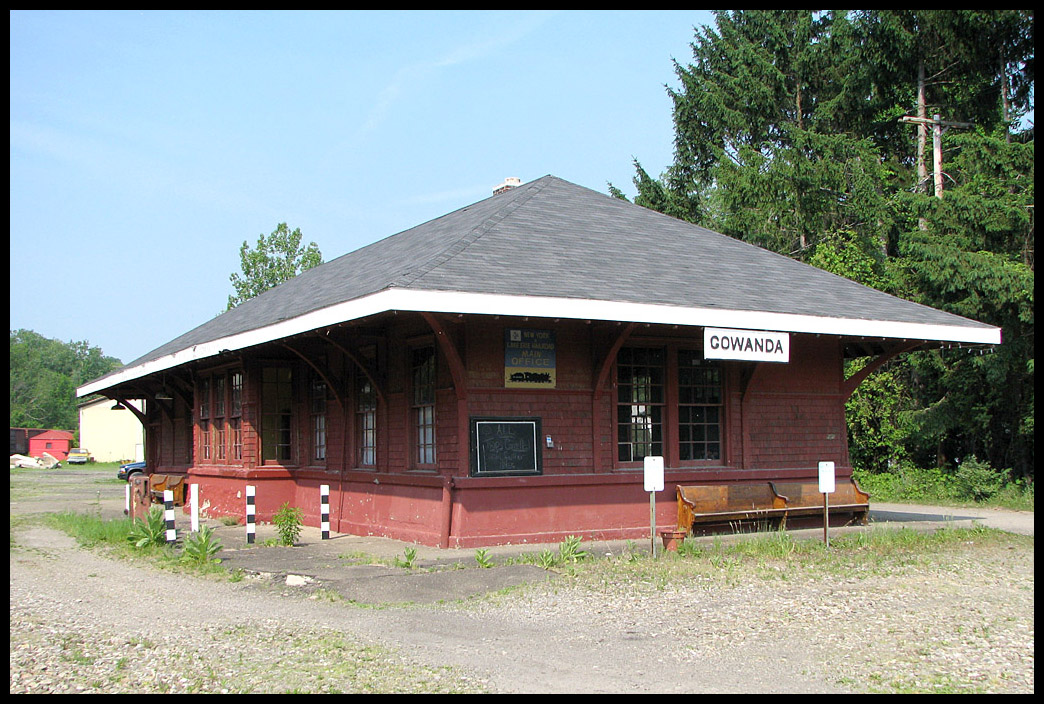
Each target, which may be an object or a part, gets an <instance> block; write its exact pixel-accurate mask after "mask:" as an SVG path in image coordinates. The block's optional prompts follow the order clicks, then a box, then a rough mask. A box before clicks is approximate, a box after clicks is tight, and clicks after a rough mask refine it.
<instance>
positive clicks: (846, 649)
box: [10, 483, 1034, 693]
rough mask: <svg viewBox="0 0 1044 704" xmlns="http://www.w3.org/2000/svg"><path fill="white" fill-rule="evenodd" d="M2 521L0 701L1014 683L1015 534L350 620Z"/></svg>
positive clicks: (331, 609)
mask: <svg viewBox="0 0 1044 704" xmlns="http://www.w3.org/2000/svg"><path fill="white" fill-rule="evenodd" d="M15 494H16V492H15V490H14V484H13V483H12V502H13V504H14V503H15V502H16V497H15ZM19 494H20V492H19ZM20 495H21V494H20ZM12 512H13V513H15V512H17V511H16V507H15V506H14V505H13V506H12ZM12 530H13V535H12V540H11V551H10V566H11V572H10V574H11V577H10V602H11V618H10V627H11V651H10V652H11V680H10V681H11V692H12V693H79V692H84V693H103V692H105V693H110V692H111V693H129V692H142V693H153V692H175V693H179V692H215V693H218V692H294V691H298V692H519V693H538V692H609V693H623V692H673V691H685V692H714V693H735V692H794V693H829V692H837V693H842V692H873V691H883V692H893V691H928V692H930V691H972V692H996V693H1032V692H1033V672H1034V669H1033V665H1034V649H1033V622H1034V608H1033V606H1034V599H1033V591H1034V580H1033V542H1032V538H1020V539H1018V540H1013V541H1010V542H1000V543H998V544H995V545H994V544H990V545H987V546H985V547H984V546H982V545H968V546H966V547H965V546H956V547H955V548H954V549H952V550H947V551H945V552H944V553H941V554H939V555H935V556H933V557H932V558H931V559H926V560H921V561H916V562H911V563H909V564H901V565H894V564H889V565H888V566H887V569H880V570H879V573H877V572H878V570H874V569H867V570H865V571H864V572H861V573H851V572H849V573H844V574H832V573H830V572H827V571H823V570H818V569H817V570H809V571H808V573H803V572H801V571H800V570H795V569H794V568H793V567H791V568H783V569H779V570H778V573H776V574H774V573H773V570H774V568H773V567H772V566H771V565H768V566H766V567H765V568H764V569H763V570H759V571H756V572H755V571H752V570H751V569H750V568H746V567H739V566H737V565H736V564H732V563H729V562H727V561H726V562H724V563H721V564H717V565H715V566H714V569H713V570H711V569H708V570H706V571H705V572H702V573H696V574H692V573H690V574H688V575H687V576H686V577H685V578H684V579H679V578H677V577H676V576H675V575H673V574H672V573H671V570H670V569H669V568H664V567H663V565H662V563H661V564H655V563H650V562H649V561H648V560H638V561H634V562H628V561H626V560H617V561H616V564H615V566H614V567H613V568H612V569H611V570H610V569H608V567H609V565H608V562H603V563H600V564H601V567H598V568H595V569H591V570H585V572H584V574H583V575H582V576H580V577H572V576H569V575H566V574H564V575H561V576H559V577H558V578H556V579H554V580H550V581H547V582H540V583H536V584H532V585H528V586H526V587H525V588H521V589H514V590H509V591H507V592H500V593H496V594H492V595H489V596H487V597H484V598H479V599H473V600H469V601H466V602H452V603H446V604H437V605H433V606H413V607H382V608H363V607H359V606H357V605H353V604H351V603H348V602H345V601H339V600H336V599H332V600H330V599H324V598H322V593H321V592H320V593H318V594H317V593H316V592H307V591H304V590H296V589H293V588H289V587H286V586H276V585H273V584H272V583H270V582H264V581H262V580H254V579H244V580H242V581H239V582H232V581H228V580H227V579H207V578H200V577H191V576H187V575H181V574H177V573H173V572H169V571H161V570H158V569H156V568H153V567H150V566H147V565H144V564H138V563H129V562H125V561H119V560H114V559H109V558H106V557H104V556H103V555H100V554H98V553H96V552H92V551H86V550H83V549H81V548H79V547H77V546H76V545H75V543H74V542H73V541H72V539H70V538H68V537H67V536H65V535H64V534H61V533H58V532H56V531H53V530H50V529H46V528H42V527H40V526H38V525H35V524H34V523H32V522H23V521H16V522H14V521H13V522H12ZM871 564H873V563H871ZM603 567H604V569H603Z"/></svg>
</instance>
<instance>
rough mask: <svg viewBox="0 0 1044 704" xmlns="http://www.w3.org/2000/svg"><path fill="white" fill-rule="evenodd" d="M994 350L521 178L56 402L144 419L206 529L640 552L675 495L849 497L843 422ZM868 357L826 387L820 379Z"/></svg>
mask: <svg viewBox="0 0 1044 704" xmlns="http://www.w3.org/2000/svg"><path fill="white" fill-rule="evenodd" d="M1000 341H1001V339H1000V329H999V328H996V327H992V326H989V325H985V324H982V323H979V322H976V321H972V320H968V319H965V318H961V317H958V316H955V315H951V314H949V313H945V312H942V311H938V310H934V309H932V308H927V307H925V306H921V305H918V304H915V303H911V302H909V301H905V300H902V299H899V298H896V297H893V296H889V295H887V294H885V293H882V292H880V291H876V290H873V289H870V288H867V287H864V286H861V285H859V284H856V283H854V282H852V281H849V280H847V279H844V278H841V277H838V276H834V275H832V274H829V273H827V272H824V271H822V270H820V269H816V268H814V267H810V266H807V265H805V264H802V263H800V262H797V261H794V260H792V259H789V258H787V257H783V256H780V255H777V254H773V253H771V252H768V251H765V250H763V249H760V248H758V247H755V246H752V245H750V244H747V243H744V242H742V241H739V240H736V239H733V238H731V237H727V236H725V235H721V234H718V233H715V232H712V231H709V230H706V229H704V228H700V227H696V226H694V225H691V224H689V223H685V222H682V221H680V220H677V219H674V218H670V217H667V216H665V215H662V214H659V213H656V212H654V211H651V210H647V209H645V208H642V207H639V206H636V205H633V204H631V203H628V202H626V201H623V200H620V199H617V198H612V197H609V196H606V195H603V194H600V193H597V192H595V191H591V190H588V189H586V188H582V187H580V186H576V185H574V184H571V183H568V182H566V181H563V180H561V179H558V178H555V177H552V176H546V177H544V178H541V179H538V180H536V181H533V182H531V183H527V184H524V185H519V186H517V187H514V188H510V189H507V190H505V191H503V192H500V193H498V194H497V195H494V196H492V197H490V198H487V199H485V200H482V201H480V202H478V203H474V204H473V205H470V206H467V207H464V208H461V209H459V210H457V211H454V212H452V213H449V214H447V215H445V216H442V217H440V218H437V219H435V220H432V221H430V222H427V223H424V224H422V225H419V226H417V227H415V228H412V229H410V230H406V231H404V232H401V233H399V234H397V235H393V236H391V237H388V238H386V239H384V240H381V241H379V242H376V243H374V244H372V245H370V246H368V247H364V248H362V249H360V250H358V251H356V252H353V253H351V254H348V255H345V256H343V257H340V258H338V259H335V260H333V261H331V262H328V263H326V264H323V265H322V266H319V267H316V268H314V269H311V270H309V271H307V272H305V273H303V274H301V275H300V276H298V277H296V278H294V279H292V280H290V281H288V282H286V283H284V284H282V285H280V286H277V287H275V288H274V289H271V290H270V291H267V292H266V293H264V294H262V295H260V296H257V297H256V298H254V299H251V300H249V301H246V302H245V303H243V304H241V305H240V306H238V307H236V308H234V309H232V310H230V311H228V312H226V313H224V314H222V315H220V316H218V317H216V318H214V319H212V320H210V321H208V322H205V323H204V324H202V325H201V326H199V327H198V328H195V329H194V330H192V331H190V332H188V333H185V334H184V335H182V336H181V337H179V338H177V339H175V340H172V341H171V342H169V343H167V344H165V345H163V346H162V347H160V348H158V349H156V350H154V351H153V352H150V353H149V354H146V355H145V356H143V357H141V358H140V359H138V360H136V361H134V362H132V363H131V364H129V365H127V366H126V367H124V368H122V369H119V370H117V371H115V372H113V373H111V374H109V375H107V376H105V377H102V378H101V379H97V380H94V381H92V382H90V383H88V384H86V385H84V386H83V387H81V388H80V389H79V390H78V393H79V395H81V396H84V395H87V394H90V393H99V394H102V395H105V396H107V397H109V398H112V399H117V400H126V399H130V398H147V399H149V403H148V404H147V409H148V410H147V411H146V413H144V414H140V417H141V420H142V423H143V425H144V426H145V428H146V433H147V435H146V453H147V461H148V465H149V467H150V469H152V470H153V471H159V472H163V473H176V474H186V475H188V479H189V481H190V482H197V483H199V484H200V487H201V496H202V499H203V500H204V501H206V502H208V503H209V506H210V510H211V511H212V512H219V513H229V514H235V515H240V516H241V515H243V513H244V505H245V495H246V488H247V487H248V486H253V487H255V491H256V512H257V516H258V518H259V519H260V520H270V518H271V516H272V514H273V513H274V512H275V511H277V510H278V508H279V507H280V505H281V504H282V503H283V502H285V501H289V502H290V503H291V504H292V505H294V506H297V507H300V508H301V509H303V511H304V515H305V518H306V521H307V522H308V523H310V524H312V525H318V524H319V521H320V486H321V485H326V486H328V487H329V492H330V493H329V503H330V523H331V527H332V529H333V530H335V531H339V532H346V533H356V534H362V535H366V534H374V535H384V536H388V537H393V538H397V539H403V540H410V541H417V542H421V543H426V544H430V545H441V546H455V547H472V546H480V545H490V544H497V543H509V542H516V543H517V542H555V541H558V540H561V539H563V538H564V537H566V536H568V535H580V536H583V537H585V538H589V539H596V538H599V539H620V538H641V537H644V536H647V535H648V529H649V508H648V507H649V496H648V494H647V493H646V491H645V490H644V486H643V470H642V468H643V460H644V458H645V457H649V456H659V457H663V461H664V465H665V470H664V474H665V487H664V489H665V491H664V498H665V499H666V500H664V501H659V502H657V506H658V508H659V511H658V515H657V524H658V525H668V524H671V523H673V521H674V515H675V511H676V509H675V505H674V503H673V498H674V489H675V487H676V486H677V485H680V484H696V485H698V484H708V483H716V484H723V483H724V484H728V483H738V482H741V481H759V482H761V481H765V480H769V481H772V480H775V481H780V480H805V479H809V480H815V479H816V477H817V473H818V463H819V462H833V463H834V465H835V466H836V468H837V474H838V478H845V477H847V476H850V475H851V464H850V461H849V456H848V446H847V437H846V426H845V400H846V399H847V398H848V396H849V395H850V394H851V393H852V391H853V390H854V389H855V387H856V386H857V385H858V384H859V382H860V381H861V380H862V379H863V378H865V377H864V375H865V374H868V373H871V372H872V370H873V369H876V368H877V367H878V366H879V365H880V364H882V363H884V362H885V361H887V360H888V359H891V358H894V357H895V356H896V355H898V354H902V353H904V352H907V351H910V350H913V349H924V348H931V347H940V346H945V345H949V344H964V345H968V344H972V345H991V344H998V343H1000ZM850 357H870V358H872V359H871V362H870V363H869V364H868V365H867V366H866V367H865V368H864V371H863V372H861V373H860V374H859V375H857V376H855V377H851V378H845V376H844V366H843V362H844V360H845V359H846V358H850Z"/></svg>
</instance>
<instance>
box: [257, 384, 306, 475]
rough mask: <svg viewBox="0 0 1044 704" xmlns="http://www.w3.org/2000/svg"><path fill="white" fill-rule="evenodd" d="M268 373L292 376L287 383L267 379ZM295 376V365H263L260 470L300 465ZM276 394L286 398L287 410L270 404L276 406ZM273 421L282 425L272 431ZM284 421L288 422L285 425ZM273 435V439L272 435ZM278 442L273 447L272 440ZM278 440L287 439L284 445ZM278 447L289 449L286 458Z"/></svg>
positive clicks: (259, 449)
mask: <svg viewBox="0 0 1044 704" xmlns="http://www.w3.org/2000/svg"><path fill="white" fill-rule="evenodd" d="M269 372H285V373H286V374H288V375H289V377H288V378H287V379H286V380H281V379H279V378H276V379H275V380H273V381H269V380H268V379H267V378H266V377H267V376H268V373H269ZM296 376H297V375H296V374H294V367H293V365H289V364H264V365H262V366H261V369H260V386H261V393H260V394H259V396H260V400H259V404H258V405H259V413H258V421H259V426H260V427H259V432H258V445H259V448H258V466H259V467H288V466H295V465H296V463H297V455H296V453H297V452H298V449H299V448H298V445H299V443H298V442H297V427H296V425H295V421H296V413H295V410H296V409H295V406H296V403H295V399H296V396H295V390H296V380H295V377H296ZM278 387H286V388H285V392H278ZM273 391H277V392H278V394H279V396H281V397H282V396H285V398H286V400H287V403H288V404H289V405H288V408H286V409H280V408H275V409H274V410H272V409H273V406H271V405H270V404H272V403H273V396H272V392H273ZM279 400H280V399H278V398H277V399H276V401H275V403H277V404H278V401H279ZM272 418H278V419H279V422H278V423H277V425H276V426H275V429H274V430H272V429H271V428H269V423H270V421H271V419H272ZM284 421H285V422H284ZM272 433H274V434H275V435H274V436H271V434H272ZM271 439H275V440H277V442H275V444H274V445H273V444H272V443H271V442H270V440H271ZM279 440H285V442H278V441H279ZM279 448H286V452H285V454H286V456H285V457H282V456H280V455H281V453H280V452H279ZM271 449H275V450H276V452H275V456H272V457H270V456H269V451H270V450H271Z"/></svg>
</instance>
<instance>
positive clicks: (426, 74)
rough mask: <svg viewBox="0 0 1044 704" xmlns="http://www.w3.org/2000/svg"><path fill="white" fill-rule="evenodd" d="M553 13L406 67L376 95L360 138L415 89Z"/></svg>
mask: <svg viewBox="0 0 1044 704" xmlns="http://www.w3.org/2000/svg"><path fill="white" fill-rule="evenodd" d="M553 14H555V13H553V12H539V13H532V14H526V15H523V16H522V19H521V21H518V22H513V23H512V24H511V25H510V27H509V28H508V30H507V31H504V32H501V33H498V34H493V35H491V36H488V37H484V38H483V39H481V40H480V41H476V42H471V43H468V44H464V45H462V46H458V47H455V48H453V49H452V50H451V51H449V52H448V53H446V54H445V55H443V56H441V57H438V58H435V59H433V60H430V61H421V62H418V63H414V64H410V65H408V66H403V67H402V68H400V69H399V70H398V71H397V72H396V73H395V76H394V77H393V78H392V80H391V81H390V82H389V83H388V84H387V85H386V86H385V87H384V88H383V89H382V90H381V92H380V94H379V95H378V96H377V99H376V100H375V101H374V105H373V108H372V109H371V110H370V113H369V115H368V117H367V119H366V121H365V122H364V123H363V125H362V127H361V128H360V131H359V136H362V135H365V134H366V133H368V132H371V131H372V130H374V129H376V128H377V127H379V126H380V124H381V123H382V122H383V121H384V118H385V116H386V115H387V114H388V113H389V112H390V111H391V109H392V107H393V106H394V105H395V104H396V103H398V102H399V100H400V99H401V98H402V96H403V95H405V94H407V93H408V91H409V90H410V88H411V87H412V86H415V85H418V84H420V83H422V82H423V81H425V80H427V79H429V78H430V77H432V76H433V75H435V74H437V73H439V72H440V71H443V70H445V69H449V68H452V67H455V66H460V65H462V64H467V63H470V62H473V61H479V60H482V59H485V58H487V57H488V56H490V55H493V54H495V53H497V52H499V51H502V50H503V49H504V48H505V47H508V46H510V45H512V44H514V43H515V42H517V41H519V40H520V39H522V38H523V37H525V36H526V35H528V34H529V33H531V32H533V31H534V30H536V29H537V28H538V27H539V26H540V25H542V24H544V22H546V21H547V20H548V18H549V17H551V16H552V15H553Z"/></svg>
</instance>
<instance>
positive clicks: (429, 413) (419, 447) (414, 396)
mask: <svg viewBox="0 0 1044 704" xmlns="http://www.w3.org/2000/svg"><path fill="white" fill-rule="evenodd" d="M408 354H409V356H408V358H407V363H408V368H409V384H410V385H409V409H410V413H409V429H410V466H411V467H412V468H413V469H420V470H433V469H435V468H436V467H437V464H438V452H437V446H438V444H437V438H436V425H437V424H436V415H437V414H436V411H437V395H438V383H437V380H438V372H439V365H438V353H437V350H436V347H435V343H434V341H432V342H430V343H418V344H414V345H410V347H409V352H408ZM419 354H424V355H425V357H426V359H423V360H421V362H420V364H418V363H417V359H418V355H419ZM429 365H430V370H429V371H427V372H424V371H423V367H427V366H429ZM418 374H424V375H425V376H424V378H419V377H418ZM425 392H427V393H425Z"/></svg>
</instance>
